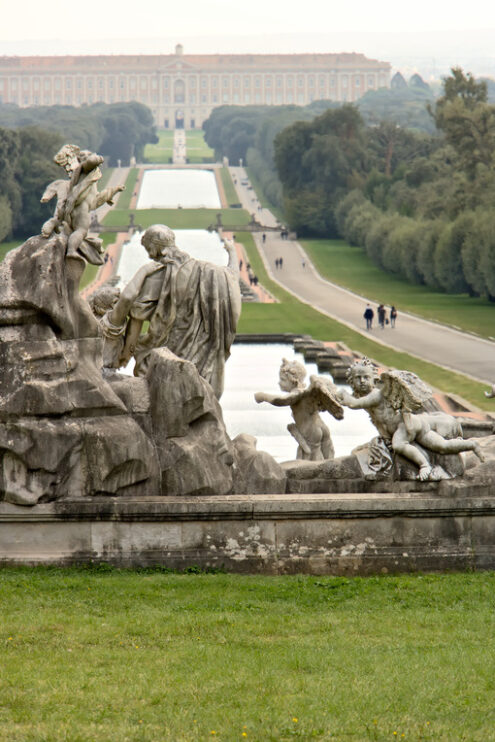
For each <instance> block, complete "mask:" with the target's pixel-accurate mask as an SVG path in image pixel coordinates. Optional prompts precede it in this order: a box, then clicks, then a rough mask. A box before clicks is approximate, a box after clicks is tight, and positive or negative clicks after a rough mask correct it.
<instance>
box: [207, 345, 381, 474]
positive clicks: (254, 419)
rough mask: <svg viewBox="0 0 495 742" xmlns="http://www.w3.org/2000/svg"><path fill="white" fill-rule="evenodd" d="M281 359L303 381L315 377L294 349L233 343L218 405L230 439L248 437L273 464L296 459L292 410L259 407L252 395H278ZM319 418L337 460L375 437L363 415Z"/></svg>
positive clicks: (353, 413)
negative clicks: (302, 373)
mask: <svg viewBox="0 0 495 742" xmlns="http://www.w3.org/2000/svg"><path fill="white" fill-rule="evenodd" d="M282 358H287V359H288V360H298V361H299V362H300V363H302V364H304V366H305V367H306V369H307V377H306V381H309V376H310V375H311V374H318V369H317V366H316V364H314V363H305V361H304V356H303V355H302V354H300V353H295V351H294V349H293V347H292V345H285V344H279V343H267V344H259V345H258V344H254V343H253V344H251V343H246V344H241V343H239V344H235V345H233V346H232V348H231V356H230V358H229V360H228V361H227V363H226V365H225V391H224V393H223V396H222V398H221V400H220V404H221V406H222V409H223V415H224V420H225V425H226V427H227V432H228V434H229V436H230V437H231V438H235V436H236V435H238V434H239V433H249V434H250V435H254V436H255V438H257V440H258V445H257V448H258V450H259V451H267V452H268V453H270V454H271V455H272V456H273V457H274V458H275V459H276V460H277V461H290V460H292V459H295V458H296V452H297V443H296V441H295V440H294V438H293V437H292V436H291V435H290V433H289V431H288V430H287V425H288V424H289V423H290V422H293V420H292V416H291V412H290V407H273V405H270V404H268V403H266V402H262V403H261V404H257V403H256V402H255V401H254V393H255V392H268V393H269V394H277V393H281V392H280V387H279V386H278V373H279V368H280V364H281V362H282ZM322 419H323V421H324V422H325V424H326V425H328V427H329V428H330V433H331V436H332V440H333V445H334V448H335V455H336V456H346V455H348V454H350V453H351V451H352V449H353V448H355V446H358V445H359V444H361V443H366V442H367V441H369V440H370V439H371V438H373V437H374V436H375V435H377V432H376V429H375V427H374V426H373V425H372V424H371V422H370V419H369V417H368V414H367V413H366V412H365V411H364V410H349V409H347V408H345V410H344V419H343V420H335V419H334V418H333V417H332V416H331V415H330V414H329V413H327V412H323V413H322Z"/></svg>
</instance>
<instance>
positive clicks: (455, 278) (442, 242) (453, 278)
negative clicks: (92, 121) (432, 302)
mask: <svg viewBox="0 0 495 742" xmlns="http://www.w3.org/2000/svg"><path fill="white" fill-rule="evenodd" d="M472 227H473V215H472V214H461V216H459V217H458V218H457V219H456V220H455V222H451V223H450V224H446V225H445V227H444V229H443V230H442V232H441V233H440V237H439V239H438V243H437V245H436V249H435V252H434V253H433V255H434V260H433V271H434V273H435V278H436V280H437V281H438V284H439V286H441V287H442V288H443V289H444V290H445V291H448V292H449V293H452V294H464V293H468V292H469V290H470V289H469V286H468V284H467V282H466V279H465V277H464V270H463V267H462V247H463V244H464V240H465V239H466V235H467V234H468V233H469V231H470V230H471V228H472Z"/></svg>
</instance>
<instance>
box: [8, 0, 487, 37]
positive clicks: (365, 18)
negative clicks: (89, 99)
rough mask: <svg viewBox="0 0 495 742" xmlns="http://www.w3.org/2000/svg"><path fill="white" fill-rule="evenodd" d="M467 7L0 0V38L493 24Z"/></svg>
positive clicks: (280, 0) (377, 1)
mask: <svg viewBox="0 0 495 742" xmlns="http://www.w3.org/2000/svg"><path fill="white" fill-rule="evenodd" d="M468 7H469V12H468V13H466V4H465V3H463V5H461V4H460V3H459V2H458V0H453V1H451V2H447V0H433V1H432V0H414V3H399V2H397V0H352V2H346V0H304V2H299V3H298V2H294V0H292V2H291V1H290V0H248V1H247V2H245V3H243V2H239V0H237V1H236V0H185V2H180V1H179V2H176V3H170V2H167V1H166V0H137V1H136V0H133V1H132V2H131V0H120V2H118V3H116V2H109V1H108V0H106V2H105V0H84V2H82V3H75V2H70V1H69V2H67V0H20V1H19V0H18V1H17V2H15V0H14V2H13V1H12V0H0V12H1V15H0V17H1V18H2V23H1V24H0V43H1V42H13V41H20V40H51V39H60V40H61V41H65V42H67V41H68V40H70V38H73V39H77V40H92V39H119V38H120V39H128V38H130V37H143V38H160V37H162V38H163V37H167V38H168V37H176V38H177V40H178V41H179V40H180V39H181V37H192V36H201V37H206V36H208V35H212V36H214V37H218V36H223V37H225V40H226V41H227V40H228V37H229V36H249V35H256V34H261V35H262V36H266V35H270V34H293V33H302V34H308V33H313V32H322V31H325V32H332V33H335V32H347V31H354V32H359V31H361V32H387V31H390V32H392V31H408V32H411V31H417V32H425V31H438V30H469V29H483V28H484V29H486V28H495V4H494V3H488V2H486V0H471V1H470V2H469V4H468ZM456 9H457V10H458V11H459V12H456Z"/></svg>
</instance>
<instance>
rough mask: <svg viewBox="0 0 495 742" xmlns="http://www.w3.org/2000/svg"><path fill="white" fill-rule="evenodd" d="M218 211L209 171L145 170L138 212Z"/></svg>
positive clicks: (213, 174) (214, 182)
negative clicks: (180, 208)
mask: <svg viewBox="0 0 495 742" xmlns="http://www.w3.org/2000/svg"><path fill="white" fill-rule="evenodd" d="M178 207H182V208H183V209H200V208H207V209H220V208H221V203H220V196H219V195H218V188H217V182H216V178H215V173H214V172H213V171H212V170H189V169H187V170H186V169H178V170H173V169H167V170H145V171H144V175H143V180H142V183H141V188H140V190H139V197H138V201H137V207H136V208H137V209H176V208H178Z"/></svg>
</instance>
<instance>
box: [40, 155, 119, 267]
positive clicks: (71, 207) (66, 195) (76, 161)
mask: <svg viewBox="0 0 495 742" xmlns="http://www.w3.org/2000/svg"><path fill="white" fill-rule="evenodd" d="M53 160H54V162H56V163H57V165H60V166H61V167H63V168H64V170H65V171H66V172H67V173H68V174H69V175H70V180H63V179H61V180H54V181H53V182H52V183H50V184H49V185H48V186H47V187H46V189H45V192H44V193H43V196H42V197H41V202H42V203H47V202H48V201H50V200H51V199H52V198H53V197H54V196H56V197H57V205H56V207H55V213H54V215H53V217H52V218H51V219H48V221H46V222H45V223H44V224H43V226H42V228H41V234H42V235H43V237H47V238H48V237H50V236H51V235H52V234H53V232H61V231H65V232H66V234H67V235H68V238H69V239H68V245H67V257H79V258H81V257H84V258H86V259H87V260H88V261H89V262H90V263H93V264H95V265H101V264H102V262H103V259H102V257H101V253H102V249H101V244H102V241H101V240H100V239H99V238H98V237H88V230H89V227H90V223H91V211H93V210H94V209H97V208H98V207H99V206H102V205H103V204H104V203H108V204H113V200H112V199H113V197H114V196H115V194H116V193H119V192H120V191H123V190H124V186H123V185H120V186H115V187H109V188H104V189H103V191H101V192H98V187H97V183H98V180H99V179H100V178H101V170H100V167H99V166H100V165H101V163H102V162H103V157H101V155H97V154H96V153H95V152H89V151H88V150H81V149H80V148H79V147H78V146H77V145H75V144H65V145H64V146H63V147H62V148H61V149H60V150H59V151H58V152H57V154H56V155H55V157H54V158H53Z"/></svg>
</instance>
